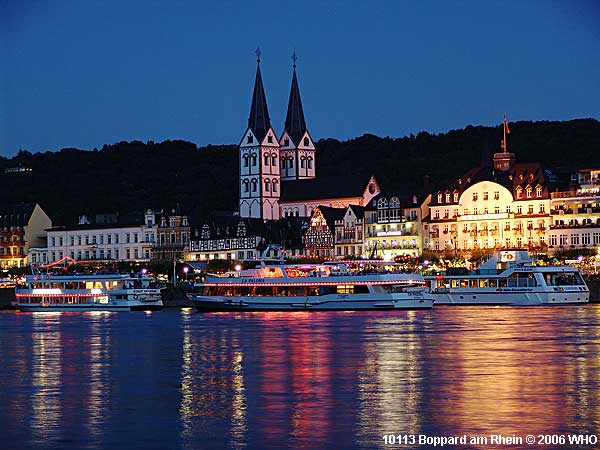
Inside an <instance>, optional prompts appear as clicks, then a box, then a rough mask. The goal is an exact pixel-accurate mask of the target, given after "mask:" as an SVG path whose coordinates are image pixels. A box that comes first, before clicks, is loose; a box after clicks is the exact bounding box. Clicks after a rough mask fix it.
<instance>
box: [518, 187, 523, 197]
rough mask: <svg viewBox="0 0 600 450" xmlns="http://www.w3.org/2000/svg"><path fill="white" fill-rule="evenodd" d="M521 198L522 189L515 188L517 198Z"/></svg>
mask: <svg viewBox="0 0 600 450" xmlns="http://www.w3.org/2000/svg"><path fill="white" fill-rule="evenodd" d="M522 196H523V188H522V187H521V186H519V187H518V188H517V198H521V197H522Z"/></svg>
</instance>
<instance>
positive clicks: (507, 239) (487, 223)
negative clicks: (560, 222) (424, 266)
mask: <svg viewBox="0 0 600 450" xmlns="http://www.w3.org/2000/svg"><path fill="white" fill-rule="evenodd" d="M503 150H505V149H503ZM490 162H493V165H490V164H489V163H490ZM552 178H553V175H552V173H551V172H550V171H549V170H546V169H544V168H542V167H541V165H540V164H538V163H516V162H515V155H514V153H509V152H507V151H502V152H500V153H495V154H494V157H493V161H487V160H484V161H483V162H482V165H481V166H479V167H476V168H474V169H471V170H469V171H468V172H467V173H465V174H464V175H463V176H461V177H459V178H458V179H455V180H454V181H453V182H452V183H450V184H449V185H447V186H446V187H444V188H442V189H440V190H438V191H436V192H433V193H432V196H431V202H430V203H429V215H428V216H427V217H426V218H425V219H424V224H423V228H424V231H425V236H424V244H425V248H427V249H428V250H433V251H446V252H449V251H452V250H455V251H456V250H473V249H498V248H530V249H545V248H546V246H547V240H546V231H547V230H548V226H549V225H550V221H551V218H550V191H551V180H552Z"/></svg>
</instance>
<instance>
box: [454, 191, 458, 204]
mask: <svg viewBox="0 0 600 450" xmlns="http://www.w3.org/2000/svg"><path fill="white" fill-rule="evenodd" d="M454 201H455V202H457V201H458V192H455V193H454Z"/></svg>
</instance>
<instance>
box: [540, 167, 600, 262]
mask: <svg viewBox="0 0 600 450" xmlns="http://www.w3.org/2000/svg"><path fill="white" fill-rule="evenodd" d="M576 179H577V186H578V187H576V188H574V189H571V190H569V191H558V192H552V193H551V199H550V214H551V223H550V226H549V229H548V231H547V233H548V238H547V242H548V251H549V253H550V254H554V253H556V252H558V251H561V250H568V249H592V248H594V247H595V248H598V247H600V169H587V170H580V171H579V172H578V173H577V177H576Z"/></svg>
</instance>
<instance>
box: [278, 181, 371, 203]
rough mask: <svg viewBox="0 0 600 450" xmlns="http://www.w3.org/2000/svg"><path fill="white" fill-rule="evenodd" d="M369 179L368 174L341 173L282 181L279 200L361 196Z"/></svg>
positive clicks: (291, 200) (292, 200) (290, 200)
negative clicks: (340, 174) (339, 174)
mask: <svg viewBox="0 0 600 450" xmlns="http://www.w3.org/2000/svg"><path fill="white" fill-rule="evenodd" d="M370 179H371V176H370V175H342V176H330V177H319V178H313V179H310V180H293V181H283V182H282V183H281V184H282V186H281V198H280V200H279V202H280V203H282V202H283V203H285V202H294V201H299V200H319V199H327V198H352V197H362V195H363V193H364V192H365V189H366V187H367V184H368V183H369V180H370Z"/></svg>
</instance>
